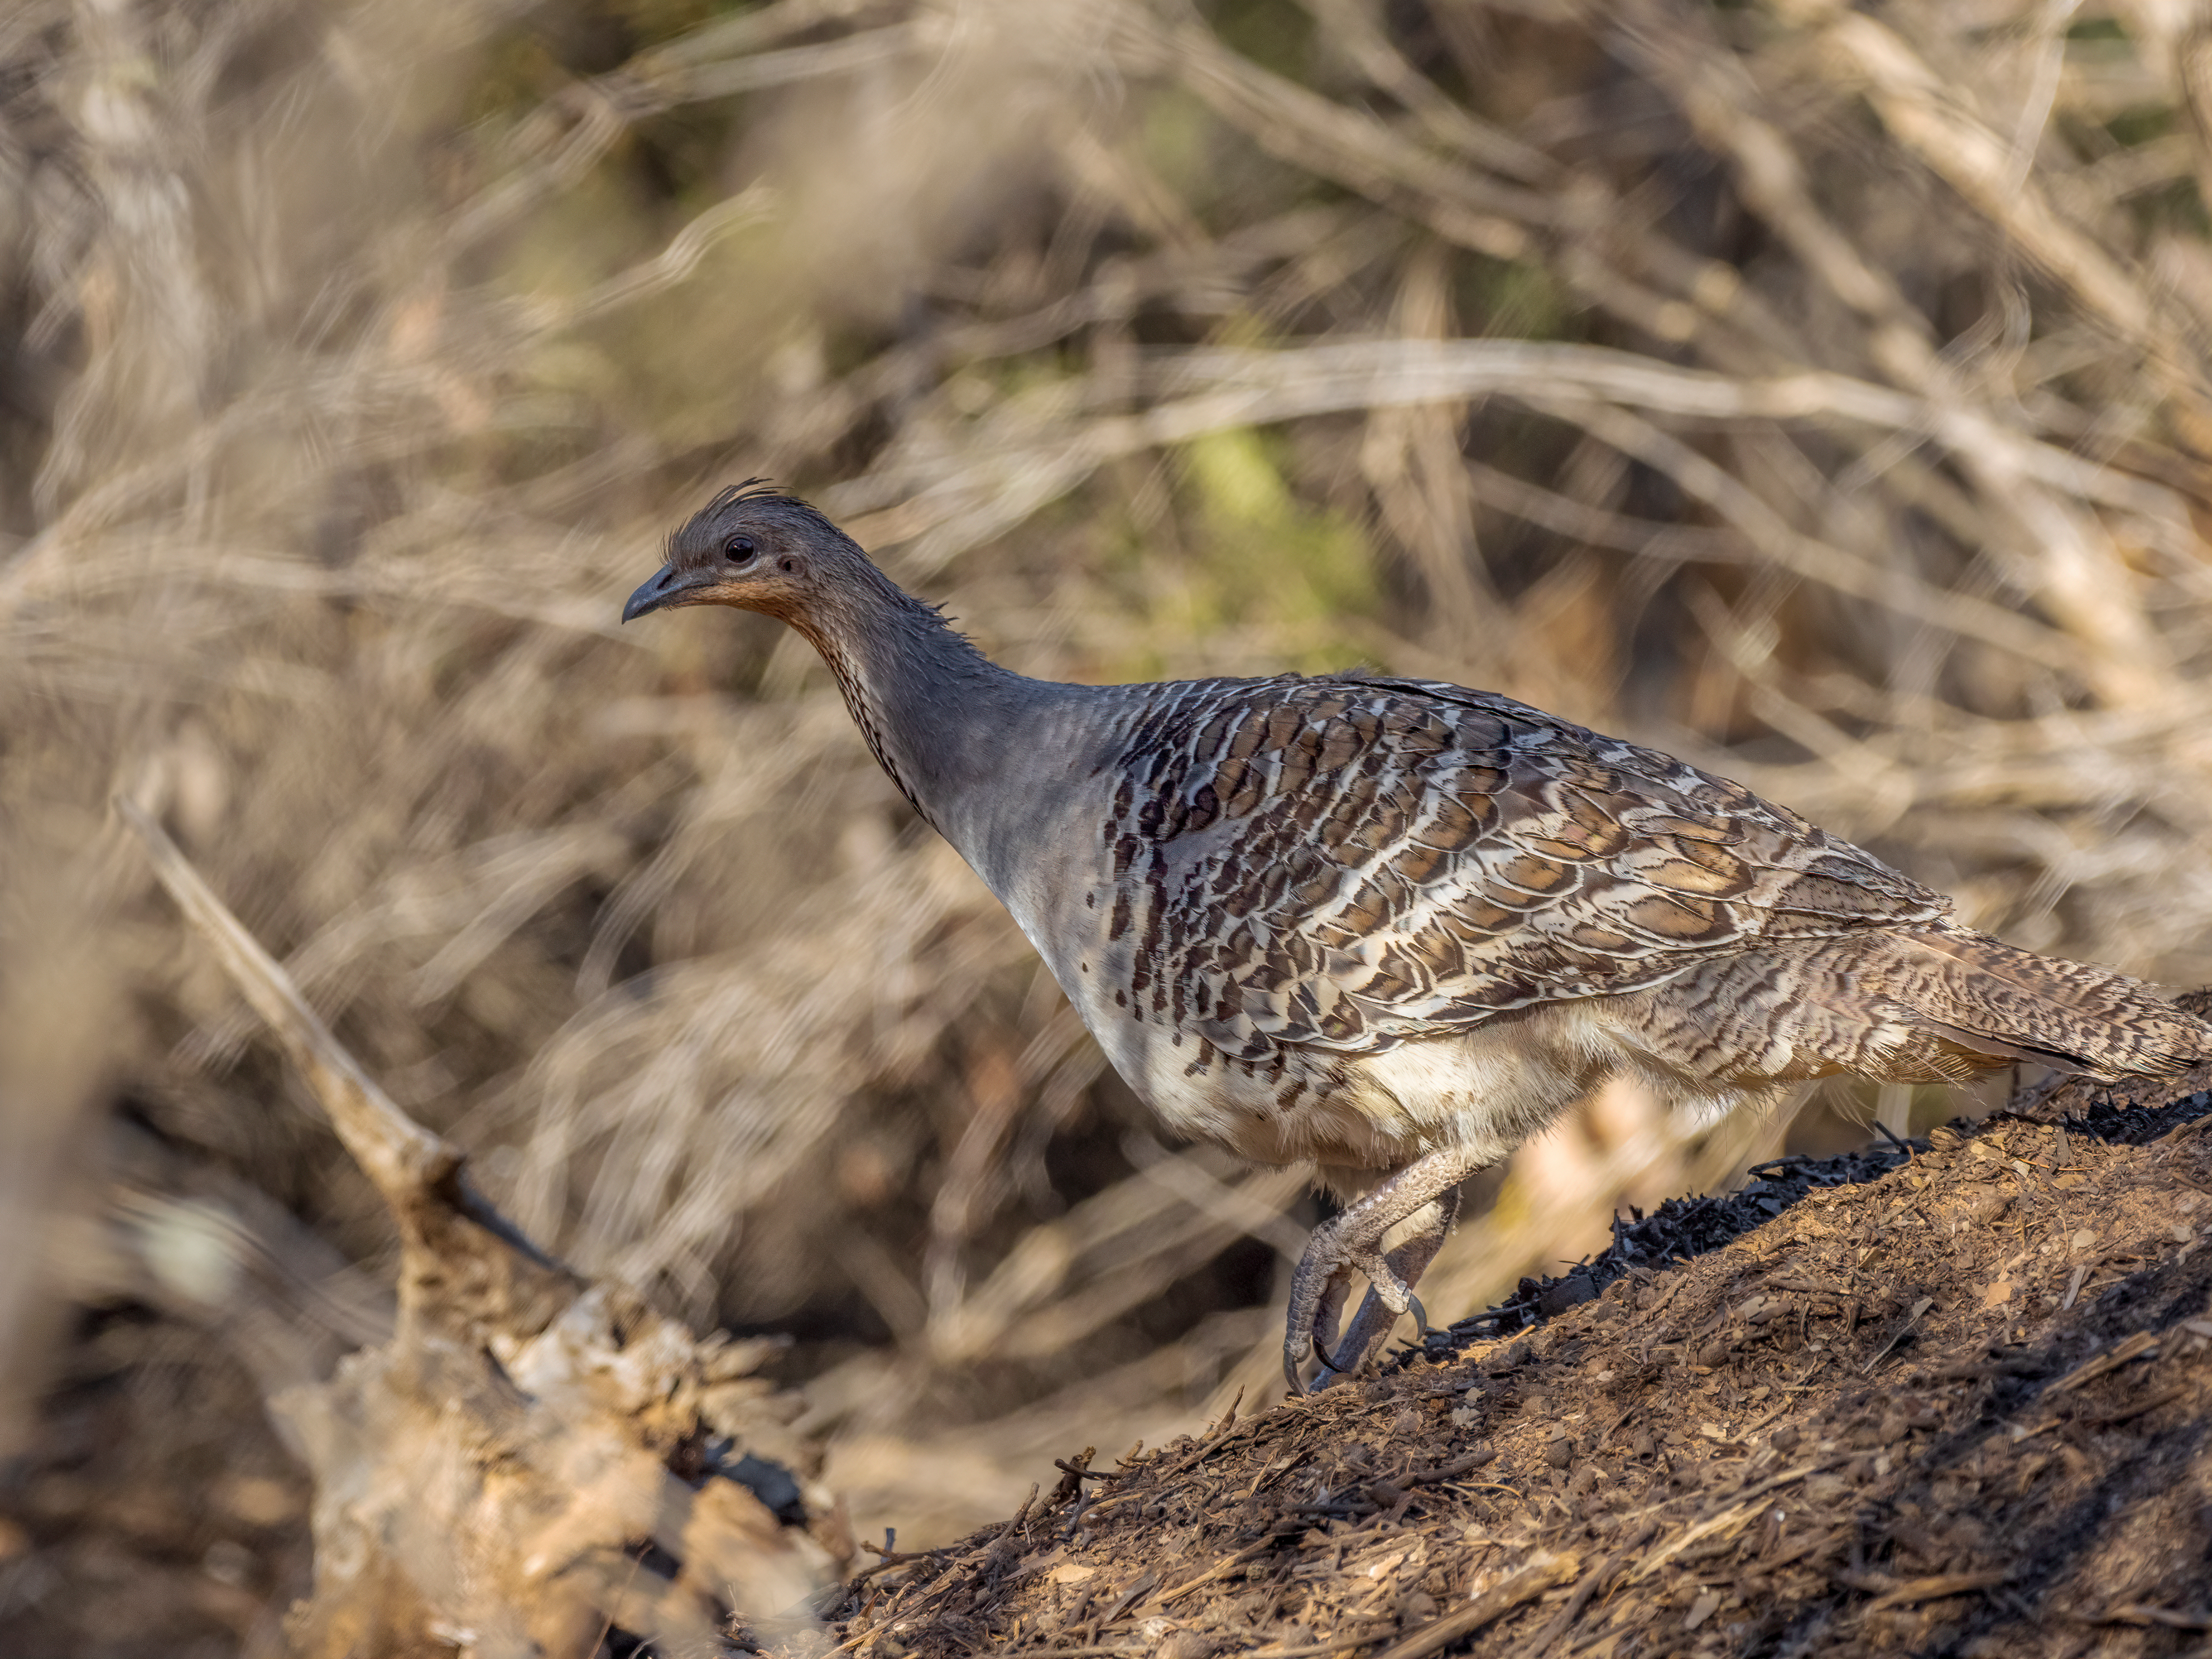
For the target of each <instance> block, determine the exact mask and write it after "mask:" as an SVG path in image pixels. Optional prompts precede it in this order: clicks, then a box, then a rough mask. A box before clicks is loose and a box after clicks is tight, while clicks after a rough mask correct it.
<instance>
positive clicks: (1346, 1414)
mask: <svg viewBox="0 0 2212 1659" xmlns="http://www.w3.org/2000/svg"><path fill="white" fill-rule="evenodd" d="M2208 1084H2212V1066H2208V1067H2204V1068H2200V1069H2199V1071H2197V1073H2192V1074H2191V1075H2190V1076H2189V1077H2187V1078H2185V1079H2181V1080H2180V1081H2179V1083H2178V1084H2167V1085H2142V1086H2141V1087H2138V1088H2136V1089H2135V1090H2133V1091H2125V1090H2118V1091H2102V1090H2096V1091H2092V1090H2090V1089H2088V1088H2087V1087H2086V1086H2084V1085H2069V1086H2068V1087H2067V1088H2065V1089H2063V1090H2061V1091H2058V1092H2057V1093H2056V1094H2053V1095H2050V1096H2048V1097H2045V1098H2042V1099H2041V1100H2039V1101H2038V1100H2033V1099H2032V1098H2031V1097H2027V1096H2025V1095H2023V1096H2021V1097H2016V1098H2015V1103H2014V1109H2012V1110H2011V1111H2008V1112H2007V1113H2003V1114H2000V1115H1998V1116H1996V1117H1995V1118H1993V1119H1991V1120H1990V1121H1988V1122H1986V1123H1984V1124H1983V1125H1980V1126H1978V1127H1966V1126H1954V1127H1952V1128H1949V1129H1944V1130H1938V1131H1936V1133H1935V1134H1934V1135H1933V1136H1932V1137H1931V1139H1930V1140H1929V1141H1923V1142H1917V1143H1914V1146H1913V1151H1912V1155H1911V1157H1910V1158H1909V1159H1903V1160H1900V1164H1899V1167H1898V1168H1897V1169H1896V1170H1893V1172H1892V1173H1889V1174H1887V1175H1886V1176H1882V1177H1881V1178H1880V1179H1878V1180H1874V1181H1870V1182H1864V1183H1863V1184H1858V1185H1852V1186H1845V1187H1838V1188H1830V1189H1826V1190H1814V1191H1813V1192H1811V1193H1810V1194H1808V1196H1806V1197H1804V1198H1803V1200H1802V1201H1800V1202H1797V1203H1796V1204H1795V1205H1794V1206H1791V1207H1790V1208H1788V1209H1786V1210H1785V1211H1784V1212H1783V1213H1782V1214H1780V1215H1779V1216H1778V1217H1775V1218H1772V1219H1771V1220H1768V1221H1766V1222H1765V1224H1764V1225H1759V1226H1757V1227H1756V1228H1755V1229H1754V1230H1753V1231H1749V1232H1747V1233H1745V1234H1744V1235H1743V1236H1741V1237H1738V1238H1736V1239H1735V1240H1734V1241H1733V1242H1731V1243H1727V1244H1725V1245H1724V1246H1723V1247H1722V1248H1719V1249H1714V1250H1712V1251H1711V1252H1710V1253H1708V1254H1705V1255H1700V1256H1699V1257H1697V1258H1696V1259H1695V1260H1692V1261H1689V1262H1687V1263H1686V1264H1684V1265H1680V1266H1677V1267H1670V1268H1662V1269H1656V1270H1655V1269H1654V1268H1653V1267H1650V1266H1649V1265H1643V1264H1638V1265H1633V1266H1631V1267H1627V1268H1626V1271H1625V1272H1624V1273H1622V1274H1621V1275H1620V1277H1619V1278H1618V1279H1616V1280H1614V1282H1613V1283H1611V1284H1610V1285H1607V1287H1606V1288H1605V1289H1604V1290H1603V1291H1602V1293H1601V1294H1599V1295H1597V1296H1595V1297H1593V1298H1592V1299H1589V1300H1588V1301H1585V1302H1583V1303H1582V1304H1580V1305H1577V1306H1572V1307H1570V1308H1568V1309H1566V1310H1565V1311H1564V1312H1560V1313H1559V1314H1558V1315H1557V1316H1555V1317H1553V1318H1551V1319H1549V1320H1547V1321H1545V1322H1543V1323H1542V1324H1541V1325H1540V1326H1539V1327H1538V1328H1536V1330H1535V1331H1534V1334H1531V1335H1518V1334H1516V1335H1513V1336H1510V1337H1506V1338H1503V1339H1498V1340H1490V1341H1486V1342H1484V1341H1478V1342H1473V1343H1471V1344H1469V1345H1468V1346H1466V1347H1465V1348H1464V1349H1462V1351H1461V1352H1455V1353H1452V1352H1446V1353H1442V1354H1439V1355H1432V1354H1430V1353H1428V1352H1413V1353H1411V1354H1408V1355H1405V1356H1401V1358H1400V1360H1399V1362H1398V1363H1397V1364H1396V1367H1395V1370H1392V1371H1391V1372H1390V1373H1389V1374H1387V1375H1384V1376H1379V1377H1377V1378H1376V1379H1374V1380H1372V1381H1370V1382H1369V1383H1366V1384H1364V1387H1346V1388H1340V1389H1335V1390H1333V1391H1331V1392H1330V1393H1328V1394H1327V1395H1322V1396H1320V1397H1318V1398H1315V1399H1311V1400H1308V1401H1295V1402H1287V1403H1285V1404H1282V1405H1279V1406H1275V1407H1271V1408H1270V1409H1267V1410H1266V1411H1263V1412H1261V1413H1257V1414H1255V1415H1254V1416H1251V1417H1249V1418H1245V1419H1240V1420H1237V1421H1234V1422H1224V1423H1223V1424H1221V1425H1217V1426H1216V1427H1215V1428H1214V1429H1213V1430H1212V1431H1210V1432H1209V1433H1208V1434H1206V1436H1205V1437H1201V1438H1200V1439H1197V1440H1184V1441H1178V1442H1176V1443H1174V1444H1172V1445H1169V1446H1165V1447H1162V1448H1159V1449H1156V1450H1149V1451H1147V1450H1143V1449H1139V1450H1138V1451H1136V1452H1135V1453H1133V1455H1130V1456H1127V1457H1126V1458H1124V1459H1123V1460H1122V1462H1121V1463H1120V1464H1119V1465H1118V1466H1115V1467H1114V1468H1110V1469H1108V1470H1105V1471H1103V1473H1101V1474H1095V1475H1092V1476H1091V1477H1089V1478H1087V1479H1085V1480H1081V1481H1080V1482H1079V1481H1078V1480H1075V1479H1074V1478H1073V1477H1070V1478H1068V1479H1066V1480H1062V1482H1061V1483H1060V1487H1059V1489H1058V1490H1057V1491H1055V1492H1051V1493H1049V1494H1047V1495H1042V1496H1040V1497H1039V1498H1037V1499H1036V1500H1035V1501H1034V1502H1033V1503H1032V1504H1030V1506H1029V1507H1028V1508H1027V1509H1026V1510H1025V1511H1024V1513H1023V1514H1021V1515H1018V1516H1016V1517H1015V1518H1014V1519H1013V1520H1012V1522H1008V1523H1007V1524H1006V1526H1004V1527H1002V1528H994V1529H991V1530H988V1531H986V1532H982V1533H978V1534H975V1536H974V1537H972V1538H970V1539H969V1540H967V1541H965V1542H964V1543H963V1544H961V1545H959V1546H957V1547H953V1548H951V1549H949V1550H946V1551H944V1552H941V1553H933V1554H930V1555H927V1556H920V1557H915V1558H909V1559H901V1558H897V1557H892V1558H890V1562H889V1565H879V1566H878V1568H877V1569H875V1570H874V1571H873V1573H872V1576H865V1577H863V1579H862V1580H861V1581H860V1582H858V1583H856V1586H855V1589H854V1597H853V1600H852V1601H851V1603H850V1604H849V1605H848V1607H847V1609H846V1610H845V1612H846V1616H847V1623H846V1624H845V1626H844V1627H843V1635H844V1638H845V1639H846V1640H847V1642H848V1644H850V1646H851V1648H852V1650H854V1651H856V1652H857V1653H859V1654H861V1655H864V1656H884V1659H890V1656H904V1655H908V1654H915V1655H920V1656H923V1659H938V1656H951V1655H957V1654H968V1653H979V1652H989V1653H993V1654H999V1655H1006V1654H1012V1653H1026V1652H1033V1651H1034V1652H1045V1651H1049V1652H1055V1653H1076V1652H1091V1653H1109V1652H1128V1653H1146V1654H1157V1655H1162V1656H1166V1659H1193V1656H1199V1655H1208V1654H1226V1653H1237V1654H1243V1653H1250V1654H1255V1655H1274V1656H1288V1655H1293V1654H1309V1655H1316V1656H1318V1655H1320V1654H1323V1653H1343V1654H1355V1653H1357V1654H1364V1655H1366V1656H1368V1659H1376V1656H1378V1655H1381V1656H1388V1659H1412V1656H1414V1655H1417V1654H1428V1653H1441V1652H1446V1651H1462V1652H1464V1651H1468V1650H1470V1646H1469V1644H1470V1643H1473V1642H1478V1641H1479V1642H1480V1644H1481V1648H1480V1650H1481V1651H1483V1652H1486V1653H1508V1654H1512V1655H1514V1656H1516V1659H1533V1656H1537V1655H1558V1656H1565V1655H1569V1654H1572V1655H1577V1656H1585V1655H1586V1656H1591V1659H1613V1656H1628V1655H1635V1656H1638V1659H1644V1656H1662V1655H1670V1654H1705V1653H1729V1654H1743V1655H1769V1654H1771V1655H1797V1654H1813V1653H1856V1652H1869V1651H1898V1652H1911V1653H1916V1654H1947V1655H1948V1654H1957V1655H1961V1656H1969V1659H1973V1656H1986V1659H1995V1656H1999V1655H2003V1656H2008V1659H2009V1656H2015V1655H2017V1656H2040V1655H2051V1656H2055V1659H2073V1656H2081V1655H2088V1654H2096V1655H2100V1656H2102V1655H2112V1656H2125V1659H2133V1656H2145V1659H2148V1656H2162V1655H2169V1654H2181V1653H2192V1654H2193V1653H2204V1652H2212V1649H2208V1648H2207V1647H2206V1645H2205V1644H2206V1641H2207V1637H2206V1632H2207V1631H2208V1630H2212V1612H2208V1609H2212V1445H2208V1430H2212V1363H2208V1360H2207V1350H2208V1349H2212V1250H2208V1249H2205V1248H2204V1247H2203V1246H2204V1239H2205V1237H2206V1234H2207V1231H2208V1228H2207V1224H2208V1223H2212V1117H2208V1116H2207V1114H2208V1112H2212V1094H2208V1093H2206V1092H2205V1091H2206V1089H2207V1085H2208ZM2148 1108H2164V1109H2165V1112H2164V1115H2163V1116H2162V1117H2150V1116H2147V1115H2144V1112H2143V1110H2142V1109H2148ZM2151 1136H2155V1138H2154V1139H2146V1138H2147V1137H2151ZM2128 1139H2146V1144H2141V1145H2130V1144H2121V1143H2122V1142H2124V1141H2125V1140H2128ZM1543 1288H1544V1287H1541V1286H1540V1287H1536V1290H1537V1291H1538V1292H1539V1293H1541V1290H1542V1289H1543ZM1560 1299H1562V1298H1559V1297H1554V1298H1553V1301H1554V1302H1557V1301H1559V1300H1560ZM1073 1461H1077V1462H1080V1461H1081V1460H1073ZM1077 1486H1081V1487H1082V1489H1083V1490H1082V1492H1081V1494H1080V1496H1078V1495H1077V1493H1076V1492H1075V1490H1074V1489H1075V1488H1076V1487H1077Z"/></svg>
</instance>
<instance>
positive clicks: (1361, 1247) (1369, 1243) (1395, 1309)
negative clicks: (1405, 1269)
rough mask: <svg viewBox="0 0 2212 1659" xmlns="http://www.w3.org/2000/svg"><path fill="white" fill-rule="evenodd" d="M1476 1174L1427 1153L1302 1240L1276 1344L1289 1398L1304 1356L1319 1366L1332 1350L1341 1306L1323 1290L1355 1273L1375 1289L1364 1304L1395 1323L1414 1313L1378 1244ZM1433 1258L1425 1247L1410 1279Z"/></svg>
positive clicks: (1469, 1162)
mask: <svg viewBox="0 0 2212 1659" xmlns="http://www.w3.org/2000/svg"><path fill="white" fill-rule="evenodd" d="M1482 1167H1483V1165H1482V1161H1481V1160H1480V1159H1479V1158H1475V1157H1474V1156H1473V1155H1471V1154H1469V1153H1468V1152H1462V1151H1461V1150H1460V1149H1458V1148H1457V1147H1447V1148H1444V1149H1443V1150H1441V1151H1438V1152H1430V1153H1428V1154H1427V1155H1426V1156H1425V1157H1422V1158H1415V1159H1414V1160H1413V1162H1412V1163H1411V1164H1407V1166H1406V1167H1405V1168H1404V1169H1402V1170H1399V1171H1398V1172H1397V1173H1396V1174H1395V1175H1394V1176H1390V1177H1389V1179H1388V1180H1386V1181H1384V1182H1383V1183H1382V1184H1381V1185H1380V1186H1378V1187H1376V1188H1375V1190H1374V1191H1373V1192H1371V1193H1369V1194H1367V1195H1366V1196H1365V1197H1364V1198H1362V1199H1361V1200H1359V1201H1358V1203H1356V1204H1352V1205H1349V1206H1346V1208H1345V1209H1344V1210H1342V1211H1341V1212H1339V1213H1338V1214H1337V1215H1335V1216H1334V1217H1333V1218H1330V1219H1329V1220H1328V1221H1325V1222H1323V1223H1322V1225H1320V1226H1318V1227H1316V1228H1315V1229H1314V1231H1313V1236H1312V1237H1310V1238H1309V1239H1307V1240H1306V1249H1305V1254H1304V1255H1303V1256H1301V1257H1299V1258H1298V1266H1297V1272H1296V1273H1292V1274H1291V1308H1290V1315H1289V1319H1288V1327H1289V1328H1288V1329H1287V1331H1286V1332H1285V1335H1284V1340H1283V1375H1284V1376H1285V1378H1286V1379H1287V1380H1288V1382H1289V1383H1290V1385H1291V1393H1293V1394H1304V1392H1305V1385H1304V1383H1302V1382H1301V1381H1300V1380H1299V1377H1298V1369H1299V1367H1300V1366H1301V1365H1303V1364H1304V1363H1305V1359H1306V1356H1307V1355H1308V1354H1310V1353H1313V1352H1316V1351H1318V1352H1319V1353H1320V1354H1321V1355H1322V1358H1323V1361H1324V1363H1326V1360H1327V1358H1328V1350H1329V1347H1330V1346H1332V1344H1331V1342H1330V1340H1329V1339H1330V1338H1332V1337H1333V1336H1334V1328H1335V1324H1336V1313H1337V1310H1339V1309H1340V1308H1341V1307H1342V1306H1343V1305H1344V1304H1343V1296H1342V1293H1341V1292H1340V1293H1339V1294H1338V1295H1337V1297H1335V1298H1334V1300H1331V1299H1329V1298H1328V1291H1329V1288H1330V1286H1331V1285H1334V1284H1336V1283H1337V1282H1338V1281H1340V1280H1343V1279H1346V1275H1347V1274H1349V1273H1351V1272H1352V1270H1354V1269H1355V1268H1356V1269H1357V1270H1358V1271H1359V1272H1360V1273H1364V1274H1365V1275H1366V1276H1367V1279H1368V1281H1369V1282H1370V1284H1371V1285H1373V1286H1374V1289H1373V1290H1372V1291H1370V1297H1374V1298H1376V1299H1378V1300H1379V1301H1380V1302H1381V1304H1382V1305H1383V1307H1384V1308H1387V1309H1388V1310H1389V1311H1390V1312H1391V1314H1392V1315H1393V1316H1395V1315H1398V1314H1401V1313H1404V1312H1405V1311H1406V1310H1407V1308H1409V1307H1410V1306H1412V1305H1413V1291H1412V1290H1411V1288H1410V1287H1409V1286H1408V1285H1407V1283H1406V1282H1405V1280H1404V1279H1401V1277H1400V1276H1399V1273H1398V1271H1397V1269H1396V1267H1395V1266H1394V1265H1393V1264H1392V1263H1391V1262H1390V1261H1388V1260H1386V1259H1385V1257H1384V1256H1383V1249H1382V1246H1383V1236H1384V1235H1385V1234H1387V1233H1388V1232H1389V1231H1390V1229H1391V1228H1393V1227H1395V1226H1396V1225H1398V1224H1399V1223H1400V1222H1401V1221H1404V1220H1407V1218H1410V1217H1412V1216H1413V1215H1416V1214H1418V1213H1419V1212H1420V1211H1421V1210H1423V1209H1425V1208H1426V1207H1428V1206H1430V1205H1431V1204H1432V1203H1433V1202H1435V1200H1437V1199H1438V1198H1440V1197H1442V1196H1443V1194H1445V1193H1447V1192H1449V1191H1450V1190H1451V1189H1452V1188H1455V1187H1456V1186H1458V1185H1459V1183H1460V1182H1462V1181H1464V1180H1466V1179H1467V1177H1468V1176H1470V1175H1472V1174H1474V1172H1475V1171H1476V1170H1479V1169H1480V1168H1482ZM1409 1242H1410V1241H1409ZM1434 1254H1435V1249H1434V1247H1433V1246H1431V1248H1430V1249H1429V1252H1428V1255H1422V1256H1421V1257H1420V1258H1419V1265H1418V1266H1417V1267H1415V1273H1416V1276H1418V1274H1419V1269H1420V1268H1421V1267H1427V1266H1428V1261H1429V1256H1430V1255H1434ZM1406 1260H1407V1261H1408V1263H1409V1264H1410V1263H1411V1262H1412V1261H1413V1257H1412V1256H1410V1255H1409V1256H1407V1258H1406ZM1324 1310H1326V1312H1327V1314H1328V1328H1327V1329H1326V1330H1325V1329H1324V1328H1322V1314H1323V1312H1324ZM1361 1322H1364V1308H1363V1320H1362V1321H1361ZM1356 1323H1359V1322H1356Z"/></svg>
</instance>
